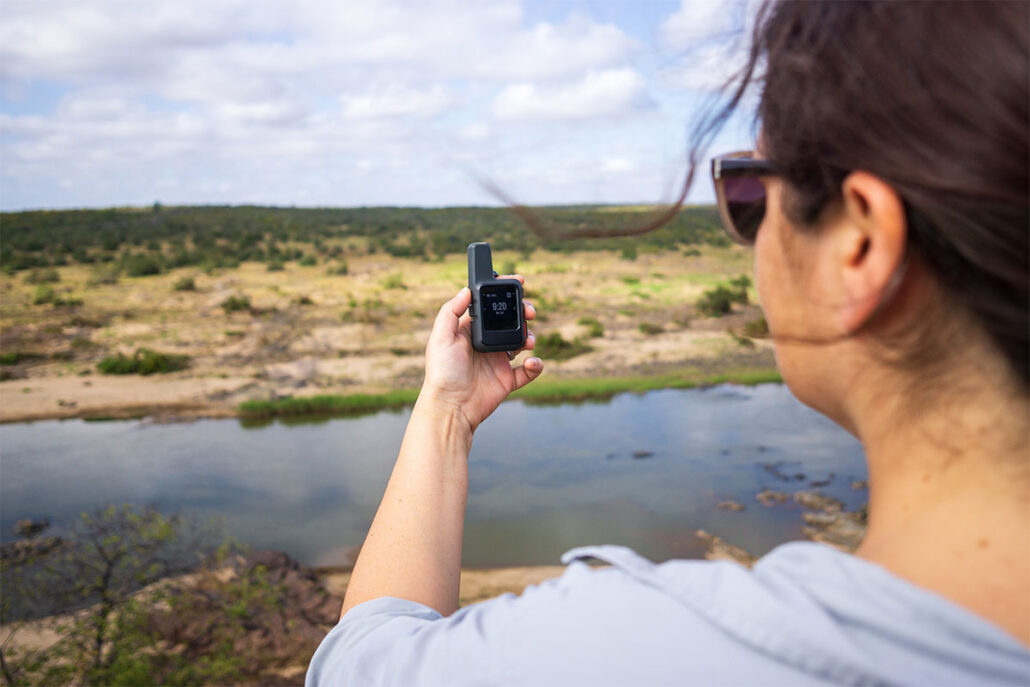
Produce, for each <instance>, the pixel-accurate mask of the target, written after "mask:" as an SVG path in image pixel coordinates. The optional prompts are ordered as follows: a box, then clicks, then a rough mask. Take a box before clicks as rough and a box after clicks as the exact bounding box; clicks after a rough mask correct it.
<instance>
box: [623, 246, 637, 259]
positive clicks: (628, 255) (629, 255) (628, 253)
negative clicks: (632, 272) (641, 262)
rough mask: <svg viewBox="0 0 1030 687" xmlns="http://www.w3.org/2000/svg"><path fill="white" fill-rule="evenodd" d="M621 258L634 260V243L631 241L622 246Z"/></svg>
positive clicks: (635, 247) (635, 250) (635, 253)
mask: <svg viewBox="0 0 1030 687" xmlns="http://www.w3.org/2000/svg"><path fill="white" fill-rule="evenodd" d="M622 259H623V260H636V259H637V246H636V244H634V243H631V244H629V245H627V246H624V247H623V249H622Z"/></svg>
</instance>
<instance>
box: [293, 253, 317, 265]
mask: <svg viewBox="0 0 1030 687" xmlns="http://www.w3.org/2000/svg"><path fill="white" fill-rule="evenodd" d="M297 264H298V265H300V266H301V267H314V266H315V265H317V264H318V258H316V257H315V256H314V255H305V256H304V257H303V258H301V259H300V261H299V262H298V263H297Z"/></svg>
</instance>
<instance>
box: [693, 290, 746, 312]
mask: <svg viewBox="0 0 1030 687" xmlns="http://www.w3.org/2000/svg"><path fill="white" fill-rule="evenodd" d="M736 296H737V294H736V293H734V292H733V291H731V290H730V289H728V288H726V287H725V286H723V285H722V284H720V285H719V286H716V287H715V288H714V289H709V290H707V291H705V292H704V293H702V294H701V298H699V299H698V301H697V309H698V311H699V312H700V313H702V314H703V315H708V316H709V317H719V316H720V315H725V314H727V313H728V312H730V310H731V309H732V307H733V302H734V300H735V299H736Z"/></svg>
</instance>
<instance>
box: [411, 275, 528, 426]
mask: <svg viewBox="0 0 1030 687" xmlns="http://www.w3.org/2000/svg"><path fill="white" fill-rule="evenodd" d="M503 278H506V279H518V280H519V281H520V282H522V283H525V280H524V279H523V278H522V277H521V276H519V275H515V276H513V277H503ZM471 299H472V295H471V293H470V292H469V290H468V288H463V289H462V290H461V291H459V292H458V295H456V296H455V297H454V298H452V299H451V300H449V301H448V302H446V303H444V305H443V307H441V308H440V313H439V314H438V315H437V316H436V322H435V323H434V324H433V332H432V334H430V336H429V345H428V346H427V347H426V379H425V382H424V383H423V385H422V394H421V395H420V398H421V399H422V400H424V401H427V402H432V403H434V404H441V405H444V406H449V407H450V409H453V410H457V411H458V412H460V413H461V415H462V416H463V417H464V418H465V420H466V421H467V422H468V426H469V430H470V432H474V431H475V429H476V427H478V426H479V423H481V422H482V421H483V420H485V419H486V418H487V417H488V416H489V415H490V413H492V412H494V410H495V409H496V408H497V406H499V405H500V404H501V401H503V400H504V399H505V398H507V396H508V394H510V393H511V392H512V391H515V390H516V389H520V388H522V387H523V386H525V385H526V384H528V383H529V382H531V381H533V380H534V379H536V378H537V377H538V376H539V375H540V373H541V372H543V370H544V364H543V362H542V361H541V360H540V358H528V359H527V360H526V361H525V362H524V363H523V364H522V365H520V366H518V367H515V368H513V367H512V366H511V362H510V360H509V359H508V356H507V354H505V353H480V352H479V351H476V350H474V349H473V348H472V334H471V321H470V319H469V315H468V307H469V303H470V302H471ZM523 303H524V317H525V319H526V321H527V322H528V321H529V320H532V319H533V318H534V317H536V310H535V309H534V308H533V306H532V305H530V304H529V303H526V302H525V301H524V302H523ZM535 343H536V337H535V336H534V334H533V332H528V334H527V337H526V345H525V347H524V348H523V349H522V350H531V349H532V348H533V346H534V344H535Z"/></svg>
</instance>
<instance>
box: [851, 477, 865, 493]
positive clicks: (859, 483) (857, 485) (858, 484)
mask: <svg viewBox="0 0 1030 687" xmlns="http://www.w3.org/2000/svg"><path fill="white" fill-rule="evenodd" d="M851 488H852V489H854V490H855V491H862V490H863V489H868V488H869V481H868V480H864V479H857V480H855V481H854V482H852V483H851Z"/></svg>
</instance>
